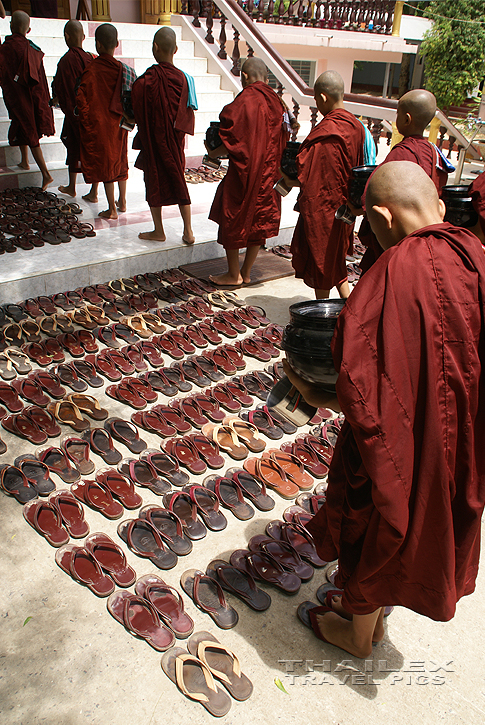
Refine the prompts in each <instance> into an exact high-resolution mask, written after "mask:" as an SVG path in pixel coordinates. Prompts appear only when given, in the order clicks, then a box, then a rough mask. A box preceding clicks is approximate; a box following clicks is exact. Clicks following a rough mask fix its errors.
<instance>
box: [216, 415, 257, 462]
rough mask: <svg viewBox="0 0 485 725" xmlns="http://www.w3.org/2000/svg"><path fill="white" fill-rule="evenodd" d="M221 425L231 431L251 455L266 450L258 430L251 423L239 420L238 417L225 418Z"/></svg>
mask: <svg viewBox="0 0 485 725" xmlns="http://www.w3.org/2000/svg"><path fill="white" fill-rule="evenodd" d="M223 423H224V424H225V425H228V426H229V428H232V429H233V431H234V432H235V434H236V435H237V437H238V438H239V440H241V441H243V443H244V445H245V446H246V447H247V448H249V450H250V451H251V453H261V452H262V451H264V449H265V448H266V443H265V442H264V441H263V440H261V438H260V436H259V431H258V429H257V428H256V426H255V425H253V424H252V423H249V422H247V421H244V420H241V418H239V416H227V417H226V418H224V420H223Z"/></svg>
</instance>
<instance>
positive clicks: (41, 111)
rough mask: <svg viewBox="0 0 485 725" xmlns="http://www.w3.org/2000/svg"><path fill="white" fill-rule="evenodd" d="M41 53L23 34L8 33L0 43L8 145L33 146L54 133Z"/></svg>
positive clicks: (0, 67)
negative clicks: (7, 120) (8, 124)
mask: <svg viewBox="0 0 485 725" xmlns="http://www.w3.org/2000/svg"><path fill="white" fill-rule="evenodd" d="M43 57H44V53H43V52H42V51H41V49H40V48H38V47H37V46H36V45H34V44H33V43H31V42H30V41H29V40H27V38H26V37H25V36H24V35H21V34H20V33H13V35H8V36H7V37H6V38H5V40H4V42H3V43H2V45H0V74H1V75H0V77H1V81H0V85H1V86H2V91H3V100H4V101H5V105H6V107H7V110H8V115H9V117H10V120H11V123H10V128H9V130H8V142H9V144H10V146H30V148H36V147H37V146H38V145H39V139H40V138H42V136H53V135H54V134H55V126H54V115H53V113H52V108H51V107H50V106H49V99H50V96H49V88H48V85H47V79H46V75H45V70H44V62H43Z"/></svg>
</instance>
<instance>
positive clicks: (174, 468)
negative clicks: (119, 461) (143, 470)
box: [140, 448, 189, 487]
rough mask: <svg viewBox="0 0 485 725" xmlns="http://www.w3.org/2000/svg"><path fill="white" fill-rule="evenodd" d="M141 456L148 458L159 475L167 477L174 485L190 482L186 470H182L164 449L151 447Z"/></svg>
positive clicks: (183, 484) (179, 485) (180, 485)
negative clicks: (158, 449) (159, 449)
mask: <svg viewBox="0 0 485 725" xmlns="http://www.w3.org/2000/svg"><path fill="white" fill-rule="evenodd" d="M140 458H146V459H147V460H148V461H149V462H150V463H151V464H152V466H153V467H154V468H155V470H156V471H157V473H158V475H159V476H163V477H164V478H166V479H167V481H169V483H171V484H172V486H178V487H182V486H185V485H186V484H187V483H188V482H189V476H188V475H187V474H186V473H185V471H181V470H180V468H179V466H178V463H177V462H176V461H174V460H173V459H172V458H171V457H170V456H168V455H167V454H166V453H165V452H163V451H162V452H160V451H157V450H155V449H154V448H149V449H147V450H146V451H143V453H142V454H141V456H140Z"/></svg>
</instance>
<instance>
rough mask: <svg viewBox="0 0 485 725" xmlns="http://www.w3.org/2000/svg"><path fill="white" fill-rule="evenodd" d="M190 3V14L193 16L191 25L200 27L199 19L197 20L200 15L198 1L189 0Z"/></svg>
mask: <svg viewBox="0 0 485 725" xmlns="http://www.w3.org/2000/svg"><path fill="white" fill-rule="evenodd" d="M191 3H192V15H193V16H194V19H193V20H192V25H193V26H194V28H200V21H199V15H200V3H199V0H191Z"/></svg>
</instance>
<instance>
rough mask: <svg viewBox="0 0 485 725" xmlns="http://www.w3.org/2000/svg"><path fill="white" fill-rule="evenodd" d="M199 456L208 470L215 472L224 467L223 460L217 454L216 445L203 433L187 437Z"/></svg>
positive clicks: (217, 447)
mask: <svg viewBox="0 0 485 725" xmlns="http://www.w3.org/2000/svg"><path fill="white" fill-rule="evenodd" d="M188 438H189V440H191V441H192V443H193V444H194V447H195V449H196V451H197V453H198V454H199V456H200V457H201V458H202V459H203V460H204V461H205V462H206V463H207V465H208V466H209V468H212V469H213V470H216V469H218V468H222V467H223V466H224V458H223V457H222V456H221V455H220V453H219V446H218V445H217V443H216V442H215V441H213V440H211V439H210V438H208V437H207V436H205V435H204V434H203V433H192V434H191V435H190V436H188Z"/></svg>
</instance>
